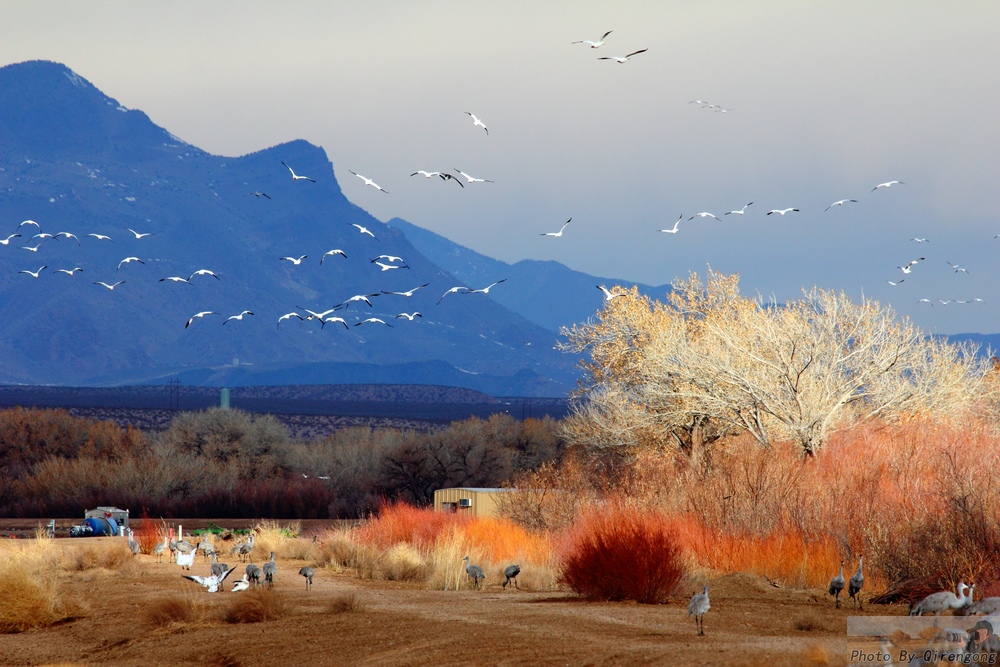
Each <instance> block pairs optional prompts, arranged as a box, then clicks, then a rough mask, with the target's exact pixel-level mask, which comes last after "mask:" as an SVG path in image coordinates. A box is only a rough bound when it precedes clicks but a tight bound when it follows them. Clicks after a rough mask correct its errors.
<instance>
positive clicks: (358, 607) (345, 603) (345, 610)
mask: <svg viewBox="0 0 1000 667" xmlns="http://www.w3.org/2000/svg"><path fill="white" fill-rule="evenodd" d="M365 609H367V607H366V606H365V603H364V602H362V601H361V598H360V597H359V596H358V594H357V593H355V592H353V591H351V592H350V593H341V594H340V595H337V596H335V597H333V598H332V599H331V600H330V602H329V604H327V606H326V611H327V613H329V614H356V613H358V612H362V611H365Z"/></svg>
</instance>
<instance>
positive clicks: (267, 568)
mask: <svg viewBox="0 0 1000 667" xmlns="http://www.w3.org/2000/svg"><path fill="white" fill-rule="evenodd" d="M263 571H264V581H266V582H267V587H268V588H274V573H275V572H277V571H278V564H277V563H275V562H274V552H273V551H272V552H271V560H269V561H267V562H266V563H264V568H263Z"/></svg>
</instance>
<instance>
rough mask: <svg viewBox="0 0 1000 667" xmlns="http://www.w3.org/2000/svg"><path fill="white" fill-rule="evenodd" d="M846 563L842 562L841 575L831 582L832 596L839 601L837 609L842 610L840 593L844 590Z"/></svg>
mask: <svg viewBox="0 0 1000 667" xmlns="http://www.w3.org/2000/svg"><path fill="white" fill-rule="evenodd" d="M844 583H845V582H844V561H840V573H839V574H837V576H836V577H834V578H833V579H831V580H830V595H832V596H833V597H834V599H835V600H836V601H837V609H840V591H842V590H844Z"/></svg>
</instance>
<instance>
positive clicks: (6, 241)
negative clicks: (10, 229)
mask: <svg viewBox="0 0 1000 667" xmlns="http://www.w3.org/2000/svg"><path fill="white" fill-rule="evenodd" d="M20 237H21V235H20V234H11V235H10V236H8V237H7V238H5V239H0V245H10V242H11V240H12V239H16V238H20Z"/></svg>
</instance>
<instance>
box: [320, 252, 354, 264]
mask: <svg viewBox="0 0 1000 667" xmlns="http://www.w3.org/2000/svg"><path fill="white" fill-rule="evenodd" d="M330 255H340V256H342V257H343V258H344V259H347V253H345V252H344V251H343V250H341V249H340V248H334V249H333V250H328V251H327V252H324V253H323V256H322V257H320V258H319V265H320V266H323V261H324V260H326V258H327V257H329V256H330Z"/></svg>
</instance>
